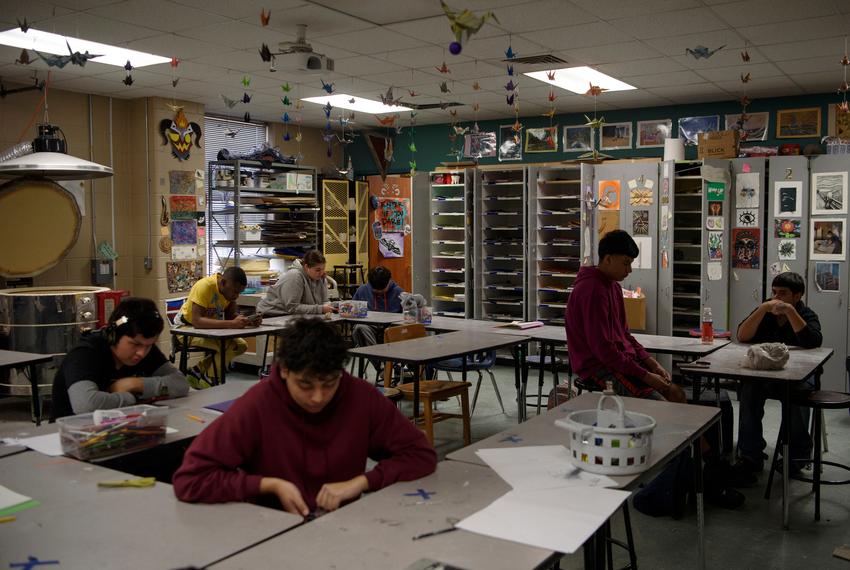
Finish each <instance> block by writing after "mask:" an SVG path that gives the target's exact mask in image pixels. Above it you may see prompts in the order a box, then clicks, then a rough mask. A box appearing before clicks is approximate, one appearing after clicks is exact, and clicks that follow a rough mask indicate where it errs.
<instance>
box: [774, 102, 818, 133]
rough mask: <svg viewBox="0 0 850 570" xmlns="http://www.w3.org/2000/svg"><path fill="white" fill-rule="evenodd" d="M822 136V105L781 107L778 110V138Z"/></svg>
mask: <svg viewBox="0 0 850 570" xmlns="http://www.w3.org/2000/svg"><path fill="white" fill-rule="evenodd" d="M819 136H820V107H809V108H807V109H781V110H779V111H777V112H776V138H778V139H796V138H808V137H819Z"/></svg>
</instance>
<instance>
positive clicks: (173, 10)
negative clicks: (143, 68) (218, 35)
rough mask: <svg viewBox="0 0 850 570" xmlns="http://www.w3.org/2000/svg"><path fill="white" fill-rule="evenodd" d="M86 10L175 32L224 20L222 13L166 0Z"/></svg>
mask: <svg viewBox="0 0 850 570" xmlns="http://www.w3.org/2000/svg"><path fill="white" fill-rule="evenodd" d="M88 13H89V14H94V15H95V16H101V17H103V18H108V19H110V20H116V21H118V22H124V23H125V24H135V23H137V22H144V25H145V26H146V27H148V28H153V29H155V30H160V31H162V32H176V31H179V30H182V29H186V28H195V27H199V26H206V25H211V24H217V23H220V22H224V21H226V18H225V17H224V16H221V15H218V14H213V13H211V12H204V11H202V10H198V9H196V8H191V7H189V6H181V5H180V4H174V3H173V2H168V1H167V0H125V1H124V2H116V3H114V4H109V5H106V6H101V7H99V8H92V9H91V10H89V12H88Z"/></svg>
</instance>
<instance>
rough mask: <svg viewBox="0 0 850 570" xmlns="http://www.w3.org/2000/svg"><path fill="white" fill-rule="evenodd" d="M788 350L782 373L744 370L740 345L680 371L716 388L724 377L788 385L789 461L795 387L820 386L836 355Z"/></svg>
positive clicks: (785, 518)
mask: <svg viewBox="0 0 850 570" xmlns="http://www.w3.org/2000/svg"><path fill="white" fill-rule="evenodd" d="M788 348H789V350H790V357H789V359H788V363H787V364H786V365H785V368H783V369H782V370H754V369H751V368H744V366H743V364H744V362H745V361H746V355H747V349H749V345H746V344H737V343H735V344H729V345H727V346H724V347H723V348H722V349H721V350H718V351H716V352H713V353H711V354H709V355H707V356H705V357H703V358H701V359H700V360H698V361H695V362H692V363H690V366H688V365H686V364H680V365H679V369H680V370H682V372H684V373H685V374H687V375H689V376H691V377H693V378H694V379H695V381H696V382H697V383H699V381H700V380H701V379H703V378H704V379H708V380H711V379H713V380H714V383H715V386H717V385H718V384H719V382H720V379H721V378H728V379H730V380H741V381H743V382H765V381H771V380H773V381H778V382H784V383H785V397H784V401H783V402H782V421H783V422H784V424H785V441H784V443H783V444H782V457H784V458H787V457H788V447H789V443H788V442H789V440H790V430H791V421H790V415H791V405H790V402H791V385H792V384H793V383H795V382H802V381H804V380H808V379H809V378H811V377H814V378H815V381H816V383H817V384H819V383H820V376H821V373H822V372H823V365H824V364H825V363H826V361H827V360H829V359H830V358H831V357H832V355H833V353H834V351H833V349H831V348H823V347H822V348H811V349H802V348H798V347H794V346H789V347H788ZM715 389H716V388H715ZM788 466H789V462H788V461H787V460H786V461H783V462H782V527H783V528H784V529H788V524H789V503H788V493H789V477H788V475H789V472H788V469H789V467H788Z"/></svg>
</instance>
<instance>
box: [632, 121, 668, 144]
mask: <svg viewBox="0 0 850 570" xmlns="http://www.w3.org/2000/svg"><path fill="white" fill-rule="evenodd" d="M672 133H673V121H672V120H671V119H661V120H658V121H638V124H637V147H638V148H655V147H663V146H664V141H665V140H667V139H668V138H670V137H671V136H672Z"/></svg>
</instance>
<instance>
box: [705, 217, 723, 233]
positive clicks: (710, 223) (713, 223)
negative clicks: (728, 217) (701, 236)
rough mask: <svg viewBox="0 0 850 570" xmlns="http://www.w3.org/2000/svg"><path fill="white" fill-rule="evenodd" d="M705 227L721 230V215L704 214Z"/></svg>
mask: <svg viewBox="0 0 850 570" xmlns="http://www.w3.org/2000/svg"><path fill="white" fill-rule="evenodd" d="M705 229H707V230H722V229H723V216H706V218H705Z"/></svg>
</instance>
